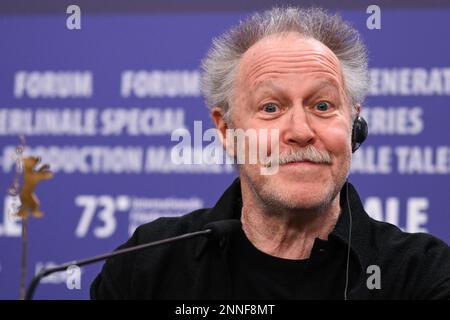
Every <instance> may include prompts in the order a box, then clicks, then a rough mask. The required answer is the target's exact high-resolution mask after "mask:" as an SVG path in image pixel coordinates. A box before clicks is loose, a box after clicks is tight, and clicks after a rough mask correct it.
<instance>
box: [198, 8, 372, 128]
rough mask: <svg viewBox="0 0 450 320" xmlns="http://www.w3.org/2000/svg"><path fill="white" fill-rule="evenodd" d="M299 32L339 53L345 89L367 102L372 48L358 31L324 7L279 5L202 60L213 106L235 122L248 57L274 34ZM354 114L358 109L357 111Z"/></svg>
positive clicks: (204, 85)
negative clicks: (236, 89)
mask: <svg viewBox="0 0 450 320" xmlns="http://www.w3.org/2000/svg"><path fill="white" fill-rule="evenodd" d="M287 32H298V33H299V34H301V35H302V36H304V37H306V38H313V39H316V40H318V41H320V42H321V43H323V44H324V45H325V46H327V47H328V48H329V49H330V50H331V51H333V52H334V54H335V55H336V57H337V58H338V59H339V61H340V63H341V68H342V73H343V78H344V79H343V80H344V87H345V91H346V94H347V96H348V98H349V99H350V103H351V105H352V106H353V107H354V106H355V104H356V103H359V102H362V101H363V100H364V97H365V95H366V92H367V90H368V86H369V72H368V66H367V52H366V48H365V46H364V44H363V43H362V41H361V39H360V36H359V33H358V31H356V30H355V29H354V28H352V27H351V26H350V25H349V24H348V23H346V22H344V21H343V20H342V19H341V17H340V16H338V15H330V14H328V13H327V12H326V11H325V10H324V9H321V8H310V9H300V8H296V7H284V8H273V9H271V10H268V11H265V12H263V13H262V14H260V13H256V14H254V15H252V16H251V17H249V18H248V19H246V20H245V21H241V22H240V24H239V25H238V26H235V27H233V28H232V29H230V30H229V31H227V32H226V33H224V34H223V35H221V36H220V37H217V38H215V39H213V45H212V47H211V49H210V50H209V51H208V53H207V55H206V57H205V58H204V59H203V61H202V78H201V84H202V91H203V95H204V97H205V100H206V104H207V106H208V108H210V109H212V108H214V107H219V108H221V109H222V115H223V116H224V118H225V120H226V121H228V120H231V105H232V104H231V101H232V96H233V85H234V81H235V74H236V71H237V67H238V64H239V61H240V59H241V57H242V55H243V54H244V53H245V52H246V51H247V50H248V49H249V48H250V47H251V46H252V45H253V44H255V43H256V42H258V41H259V40H261V39H263V38H265V37H267V36H270V35H274V34H282V33H287ZM352 113H353V112H352Z"/></svg>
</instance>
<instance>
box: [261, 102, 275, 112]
mask: <svg viewBox="0 0 450 320" xmlns="http://www.w3.org/2000/svg"><path fill="white" fill-rule="evenodd" d="M263 110H264V111H265V112H268V113H274V112H277V111H278V106H277V105H276V104H275V103H268V104H265V105H264V106H263Z"/></svg>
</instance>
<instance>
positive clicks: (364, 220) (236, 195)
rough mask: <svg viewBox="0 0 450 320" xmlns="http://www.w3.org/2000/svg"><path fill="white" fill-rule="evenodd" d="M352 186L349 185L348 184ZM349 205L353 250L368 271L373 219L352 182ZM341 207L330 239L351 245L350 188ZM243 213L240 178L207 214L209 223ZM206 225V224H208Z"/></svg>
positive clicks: (203, 243)
mask: <svg viewBox="0 0 450 320" xmlns="http://www.w3.org/2000/svg"><path fill="white" fill-rule="evenodd" d="M347 183H348V182H347ZM348 192H349V202H350V209H351V213H352V239H351V247H350V248H351V251H352V253H353V254H354V255H355V256H356V257H357V259H358V261H359V263H360V264H361V267H362V268H363V270H365V266H366V261H365V258H364V257H366V256H367V252H366V251H367V248H368V245H369V244H368V243H367V240H366V239H367V235H368V234H369V232H370V224H371V223H372V222H371V219H370V217H369V216H368V214H367V213H366V212H365V210H364V207H363V205H362V203H361V199H360V198H359V195H358V193H357V192H356V190H355V188H354V187H353V185H352V184H350V183H348ZM339 203H340V206H341V208H342V212H341V215H340V216H339V219H338V221H337V223H336V226H335V227H334V230H333V231H332V232H331V234H330V236H329V239H333V240H334V239H336V240H338V241H339V242H341V243H343V244H345V245H348V239H349V230H350V229H349V226H350V224H349V217H350V215H349V210H348V205H347V186H346V184H344V187H343V188H342V190H341V193H340V202H339ZM241 210H242V195H241V183H240V180H239V178H237V179H235V180H234V181H233V183H232V184H231V186H230V187H228V189H227V190H226V191H225V192H224V193H223V195H222V197H221V198H220V199H219V201H218V202H217V203H216V205H215V206H214V207H213V208H212V209H210V210H209V211H207V213H205V215H207V218H206V223H209V222H213V221H220V220H225V219H240V217H241ZM206 223H205V224H206ZM207 242H208V241H207V239H206V238H202V239H201V240H200V241H198V243H197V246H196V250H195V252H196V254H195V256H196V258H199V257H200V256H201V254H202V252H203V251H204V249H205V248H206V244H207Z"/></svg>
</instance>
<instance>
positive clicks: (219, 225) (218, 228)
mask: <svg viewBox="0 0 450 320" xmlns="http://www.w3.org/2000/svg"><path fill="white" fill-rule="evenodd" d="M240 228H241V221H240V220H236V219H229V220H220V221H214V222H211V223H208V224H206V225H205V229H203V230H200V231H195V232H190V233H185V234H182V235H179V236H176V237H171V238H167V239H163V240H158V241H153V242H149V243H144V244H140V245H137V246H134V247H129V248H125V249H120V250H116V251H113V252H109V253H104V254H101V255H98V256H95V257H91V258H87V259H82V260H78V261H72V262H67V263H64V264H61V265H59V266H55V267H51V268H42V269H41V270H40V271H39V273H38V274H37V275H36V276H35V277H34V278H33V279H32V280H31V282H30V285H29V286H28V289H27V292H26V294H25V300H32V299H33V295H34V291H35V290H36V288H37V286H38V284H39V282H40V281H41V279H42V278H44V277H46V276H48V275H50V274H52V273H55V272H59V271H64V270H66V269H67V268H69V267H70V266H79V267H81V266H84V265H87V264H92V263H95V262H98V261H102V260H106V259H108V258H111V257H116V256H120V255H123V254H127V253H130V252H136V251H139V250H142V249H146V248H151V247H156V246H159V245H162V244H167V243H171V242H176V241H180V240H186V239H190V238H195V237H198V236H208V237H209V238H210V239H211V240H217V239H220V238H221V237H223V236H225V235H227V234H231V233H233V232H236V231H238V230H239V229H240Z"/></svg>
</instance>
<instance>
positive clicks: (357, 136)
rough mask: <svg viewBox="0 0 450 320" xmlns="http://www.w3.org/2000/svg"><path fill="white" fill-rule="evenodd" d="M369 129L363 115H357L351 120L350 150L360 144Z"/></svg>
mask: <svg viewBox="0 0 450 320" xmlns="http://www.w3.org/2000/svg"><path fill="white" fill-rule="evenodd" d="M368 133H369V129H368V127H367V122H366V120H364V118H363V117H361V116H359V115H358V116H357V117H356V118H355V120H354V121H353V129H352V152H355V151H356V150H358V148H359V147H360V145H361V144H362V143H363V142H364V140H366V138H367V134H368Z"/></svg>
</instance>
